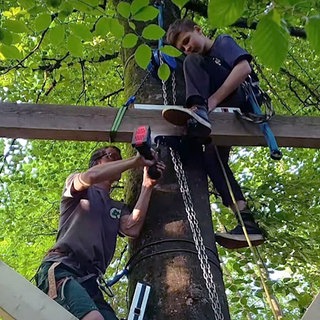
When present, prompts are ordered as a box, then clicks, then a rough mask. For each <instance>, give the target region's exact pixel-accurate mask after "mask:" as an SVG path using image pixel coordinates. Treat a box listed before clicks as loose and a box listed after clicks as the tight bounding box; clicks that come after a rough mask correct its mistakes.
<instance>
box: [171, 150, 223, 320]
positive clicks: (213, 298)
mask: <svg viewBox="0 0 320 320" xmlns="http://www.w3.org/2000/svg"><path fill="white" fill-rule="evenodd" d="M170 154H171V159H172V162H173V165H174V169H175V172H176V175H177V179H178V183H179V187H180V191H181V194H182V198H183V202H184V206H185V209H186V212H187V217H188V221H189V224H190V228H191V231H192V237H193V241H194V243H195V247H196V249H197V254H198V259H199V261H200V267H201V270H202V274H203V278H204V280H205V283H206V287H207V290H208V293H209V299H210V302H211V307H212V310H213V312H214V316H215V320H223V319H224V316H223V313H222V310H221V305H220V302H219V297H218V293H217V288H216V285H215V283H214V280H213V275H212V272H211V268H210V264H209V262H208V255H207V253H206V249H205V245H204V243H203V238H202V235H201V230H200V228H199V223H198V220H197V216H196V212H195V210H194V208H193V203H192V199H191V194H190V190H189V186H188V182H187V178H186V176H185V173H184V170H183V167H182V162H181V160H180V156H179V154H178V153H177V152H176V151H175V150H173V149H172V148H171V147H170Z"/></svg>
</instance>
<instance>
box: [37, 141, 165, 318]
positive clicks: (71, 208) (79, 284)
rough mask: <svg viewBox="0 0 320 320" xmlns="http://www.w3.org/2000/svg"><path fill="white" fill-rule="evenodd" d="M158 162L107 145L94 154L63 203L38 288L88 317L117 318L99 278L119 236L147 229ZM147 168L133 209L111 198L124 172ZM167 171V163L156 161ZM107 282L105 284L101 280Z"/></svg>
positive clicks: (70, 182) (68, 185)
mask: <svg viewBox="0 0 320 320" xmlns="http://www.w3.org/2000/svg"><path fill="white" fill-rule="evenodd" d="M154 163H155V160H152V161H151V160H146V159H145V158H143V157H142V156H140V155H137V156H135V157H132V158H129V159H126V160H122V158H121V153H120V150H119V149H118V148H117V147H115V146H107V147H104V148H101V149H98V150H96V151H95V152H93V154H92V155H91V159H90V163H89V169H88V170H87V171H85V172H81V173H74V174H72V175H70V176H69V177H68V178H67V180H66V183H65V187H64V190H63V194H62V199H61V205H60V212H61V215H60V222H59V232H58V236H57V240H56V243H55V245H54V246H53V248H52V249H51V250H49V252H48V254H47V255H46V256H45V258H44V260H43V262H42V264H41V266H40V268H39V271H38V273H37V275H36V281H37V285H38V287H39V288H40V289H41V290H43V291H44V292H46V293H47V294H48V295H49V296H51V297H52V298H53V299H55V300H56V301H57V302H58V303H59V304H61V305H62V306H63V307H65V308H66V309H67V310H68V311H70V312H71V313H72V314H73V315H75V316H76V317H77V318H79V319H84V320H103V319H105V320H106V319H108V320H116V319H117V317H116V315H115V313H114V311H113V310H112V308H111V306H110V305H109V304H108V303H107V302H106V301H105V300H104V298H103V294H102V292H101V291H100V289H99V281H100V280H99V279H101V277H102V276H103V275H104V273H105V271H106V268H107V267H108V265H109V263H110V261H111V260H112V258H113V255H114V252H115V247H116V239H117V235H118V234H120V235H125V236H128V237H133V238H134V237H137V236H138V235H139V233H140V231H141V229H142V226H143V223H144V220H145V217H146V212H147V209H148V205H149V200H150V197H151V193H152V189H153V187H154V186H155V185H156V183H157V181H156V180H153V179H151V178H150V177H149V175H148V173H147V172H148V171H147V166H151V165H153V164H154ZM143 166H145V167H144V174H143V181H142V187H141V192H140V196H139V198H138V201H137V203H136V205H135V207H134V209H133V211H132V212H131V213H130V211H129V209H128V207H127V206H126V205H125V204H123V203H121V202H119V201H115V200H112V199H111V198H110V190H111V186H112V184H113V183H114V182H116V181H118V180H120V177H121V174H122V172H124V171H126V170H128V169H134V168H139V167H143ZM156 169H157V170H158V171H159V172H160V174H162V173H163V170H164V169H165V166H164V164H163V163H162V162H156ZM101 283H102V284H103V282H101Z"/></svg>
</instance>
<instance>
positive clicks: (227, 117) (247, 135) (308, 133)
mask: <svg viewBox="0 0 320 320" xmlns="http://www.w3.org/2000/svg"><path fill="white" fill-rule="evenodd" d="M116 113H117V109H115V108H109V107H83V106H64V105H39V104H38V105H37V104H15V103H0V137H11V138H25V139H48V140H75V141H76V140H78V141H108V140H109V137H110V130H111V127H112V123H113V120H114V118H115V116H116ZM210 120H211V121H212V125H213V127H212V138H213V140H214V141H215V143H216V144H218V145H241V146H265V145H266V142H265V139H264V137H263V135H262V133H261V132H260V130H259V128H258V126H257V125H255V124H252V123H250V122H247V121H244V120H239V119H237V118H236V116H235V115H234V114H230V113H211V114H210ZM269 123H270V127H271V129H272V131H273V132H274V134H275V136H276V138H277V141H278V144H279V146H287V147H305V148H319V147H320V117H292V116H275V117H273V118H272V120H271V121H270V122H269ZM139 125H150V127H151V130H152V133H153V135H181V134H183V129H182V128H181V127H176V126H173V125H171V124H170V123H167V122H166V121H165V120H164V119H163V118H162V116H161V110H143V109H128V111H127V112H126V114H125V116H124V118H123V121H122V123H121V125H120V127H119V130H118V133H117V136H116V139H115V141H117V142H130V141H131V138H132V132H133V131H134V129H135V128H136V127H137V126H139Z"/></svg>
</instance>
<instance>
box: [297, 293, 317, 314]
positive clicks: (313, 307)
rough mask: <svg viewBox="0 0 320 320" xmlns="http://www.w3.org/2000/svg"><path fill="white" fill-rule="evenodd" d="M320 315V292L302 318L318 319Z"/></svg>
mask: <svg viewBox="0 0 320 320" xmlns="http://www.w3.org/2000/svg"><path fill="white" fill-rule="evenodd" d="M319 317H320V293H318V295H317V296H316V297H315V299H314V300H313V302H312V303H311V304H310V306H309V307H308V309H307V311H306V313H305V314H304V316H303V317H302V319H301V320H318V319H319Z"/></svg>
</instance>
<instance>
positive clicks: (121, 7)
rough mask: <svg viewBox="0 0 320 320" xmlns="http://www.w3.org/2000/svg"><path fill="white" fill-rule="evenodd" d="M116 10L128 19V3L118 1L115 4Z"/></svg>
mask: <svg viewBox="0 0 320 320" xmlns="http://www.w3.org/2000/svg"><path fill="white" fill-rule="evenodd" d="M117 11H118V13H119V14H120V15H121V16H123V17H124V18H126V19H128V18H129V17H130V3H129V2H125V1H120V2H119V3H118V5H117Z"/></svg>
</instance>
